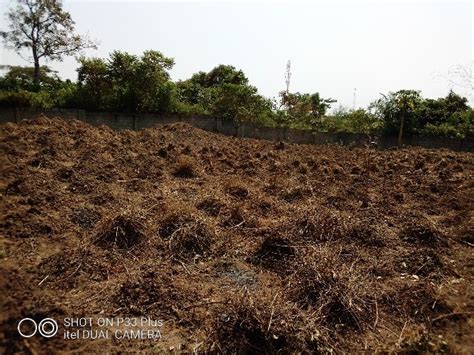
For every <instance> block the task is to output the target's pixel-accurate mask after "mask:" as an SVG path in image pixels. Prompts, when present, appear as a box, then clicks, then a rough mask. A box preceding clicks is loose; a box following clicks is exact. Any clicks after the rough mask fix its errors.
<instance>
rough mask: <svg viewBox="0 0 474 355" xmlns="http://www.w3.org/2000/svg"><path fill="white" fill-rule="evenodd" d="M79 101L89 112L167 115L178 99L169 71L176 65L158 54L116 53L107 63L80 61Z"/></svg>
mask: <svg viewBox="0 0 474 355" xmlns="http://www.w3.org/2000/svg"><path fill="white" fill-rule="evenodd" d="M79 63H80V65H81V66H80V67H79V69H78V102H79V103H80V104H81V106H82V107H85V108H87V109H89V110H111V111H125V112H149V111H155V112H168V111H172V110H173V107H172V104H173V102H174V101H176V100H177V92H176V88H175V84H174V83H172V82H170V80H169V79H170V78H169V74H168V72H167V70H169V69H171V68H172V67H173V65H174V60H173V59H172V58H167V57H165V56H164V55H163V54H161V53H160V52H158V51H152V50H150V51H146V52H144V53H143V55H142V56H141V57H139V56H135V55H131V54H129V53H125V52H119V51H114V52H113V53H112V54H111V55H110V58H109V59H108V60H107V61H105V60H103V59H99V58H92V59H86V58H81V59H80V60H79Z"/></svg>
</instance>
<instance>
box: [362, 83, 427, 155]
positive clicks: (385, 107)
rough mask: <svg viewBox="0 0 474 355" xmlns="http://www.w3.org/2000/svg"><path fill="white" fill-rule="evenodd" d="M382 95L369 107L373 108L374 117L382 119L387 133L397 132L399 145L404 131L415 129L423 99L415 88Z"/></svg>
mask: <svg viewBox="0 0 474 355" xmlns="http://www.w3.org/2000/svg"><path fill="white" fill-rule="evenodd" d="M382 96H383V98H381V99H379V100H377V101H375V102H373V103H372V104H371V105H370V107H371V109H375V115H376V117H378V118H380V119H382V120H384V128H385V131H386V132H387V133H394V132H398V145H399V146H401V142H402V137H403V134H404V132H410V133H411V132H414V131H415V130H416V127H417V121H418V118H419V112H420V111H419V110H420V107H421V105H422V103H423V99H422V97H421V96H420V92H419V91H416V90H399V91H397V92H390V93H389V94H388V95H382Z"/></svg>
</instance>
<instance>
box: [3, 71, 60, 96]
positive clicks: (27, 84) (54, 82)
mask: <svg viewBox="0 0 474 355" xmlns="http://www.w3.org/2000/svg"><path fill="white" fill-rule="evenodd" d="M8 69H9V70H8V72H7V73H6V74H5V75H4V76H3V77H1V78H0V90H8V91H18V90H26V91H35V90H36V89H37V88H38V85H39V88H40V89H41V90H46V91H52V90H55V89H57V88H58V87H59V86H60V85H61V79H60V78H59V76H58V75H57V72H56V71H54V70H52V69H51V68H49V67H47V66H41V67H40V70H39V76H38V82H37V83H35V82H34V80H33V73H34V70H35V69H34V68H33V67H21V66H13V65H12V66H8Z"/></svg>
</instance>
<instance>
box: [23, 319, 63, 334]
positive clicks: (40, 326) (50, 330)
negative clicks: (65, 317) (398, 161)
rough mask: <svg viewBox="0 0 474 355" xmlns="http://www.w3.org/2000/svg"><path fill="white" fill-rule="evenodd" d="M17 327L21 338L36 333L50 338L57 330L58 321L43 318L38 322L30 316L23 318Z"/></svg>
mask: <svg viewBox="0 0 474 355" xmlns="http://www.w3.org/2000/svg"><path fill="white" fill-rule="evenodd" d="M17 329H18V333H20V335H21V336H22V337H23V338H31V337H32V336H34V335H35V334H36V333H39V335H41V336H42V337H44V338H51V337H53V336H55V335H56V333H57V332H58V323H57V322H56V321H55V320H54V319H53V318H45V319H43V320H41V321H40V322H39V323H36V321H35V320H34V319H31V318H23V319H22V320H20V322H19V323H18V327H17Z"/></svg>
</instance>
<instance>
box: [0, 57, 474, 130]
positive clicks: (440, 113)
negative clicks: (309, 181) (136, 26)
mask: <svg viewBox="0 0 474 355" xmlns="http://www.w3.org/2000/svg"><path fill="white" fill-rule="evenodd" d="M78 61H79V64H80V66H79V68H78V69H77V72H78V81H77V83H73V82H71V81H69V80H66V81H62V80H61V79H60V78H59V77H58V76H57V73H56V72H54V71H52V70H51V69H49V68H48V67H40V70H39V72H38V74H39V75H38V80H37V81H35V80H34V77H35V74H36V68H31V67H15V66H12V67H9V71H8V72H7V73H6V74H5V75H4V76H3V77H0V106H3V107H34V108H38V109H50V108H53V107H57V108H61V107H63V108H82V109H86V110H90V111H96V110H100V111H115V112H129V113H141V112H156V113H178V114H184V115H210V116H214V117H220V118H224V119H227V120H232V121H235V122H238V123H253V124H257V125H263V126H269V127H289V128H297V129H310V130H318V131H323V132H353V133H377V132H380V131H384V132H386V133H388V134H393V133H399V138H400V136H401V133H422V134H429V135H438V136H445V137H454V138H464V137H473V136H474V133H473V132H474V113H473V110H472V109H471V108H470V107H469V106H468V104H467V99H466V98H464V97H461V96H459V95H457V94H455V93H454V92H452V91H451V92H449V94H448V95H447V96H446V97H444V98H438V99H424V98H422V97H421V95H420V93H419V92H418V91H414V90H400V91H397V92H390V93H388V94H387V95H382V96H383V97H382V98H380V99H379V100H376V101H375V102H373V103H372V104H371V105H370V106H369V109H368V110H365V109H358V110H354V111H352V110H347V109H343V108H340V109H338V110H336V112H335V113H333V114H332V115H327V111H328V110H329V109H330V108H331V105H332V104H333V103H334V102H336V100H333V99H331V98H328V99H325V98H322V97H321V96H320V94H319V93H313V94H309V93H303V94H302V93H299V92H296V93H287V92H281V93H280V97H279V100H278V101H277V100H276V99H273V100H270V99H267V98H265V97H263V96H261V95H260V94H259V93H258V91H257V88H256V87H254V86H252V85H250V84H249V80H248V78H247V77H246V76H245V74H244V73H243V72H242V71H241V70H237V69H236V68H235V67H233V66H230V65H219V66H217V67H215V68H213V69H212V70H211V71H209V72H208V73H206V72H198V73H196V74H194V75H193V76H192V77H191V78H190V79H188V80H184V81H178V82H173V81H171V79H170V76H169V70H170V69H171V68H172V67H173V65H174V60H173V59H172V58H168V57H165V56H164V55H163V54H162V53H160V52H157V51H153V50H150V51H146V52H144V53H143V54H142V55H141V56H137V55H132V54H129V53H126V52H119V51H114V52H112V53H111V54H110V56H109V58H107V59H101V58H84V57H83V58H80V59H79V60H78ZM402 121H403V125H402V124H401V123H402Z"/></svg>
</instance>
